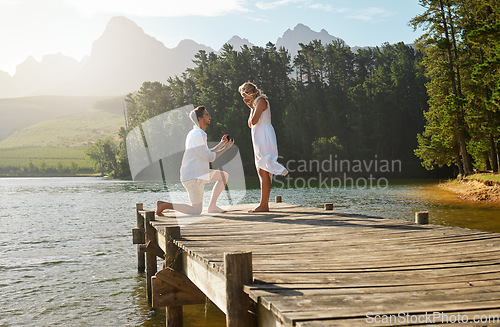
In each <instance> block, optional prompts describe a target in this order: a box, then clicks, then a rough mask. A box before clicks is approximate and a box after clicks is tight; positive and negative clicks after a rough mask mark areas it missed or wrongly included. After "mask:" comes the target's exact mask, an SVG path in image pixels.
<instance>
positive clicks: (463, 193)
mask: <svg viewBox="0 0 500 327" xmlns="http://www.w3.org/2000/svg"><path fill="white" fill-rule="evenodd" d="M439 187H440V188H442V189H444V190H447V191H450V192H453V193H455V194H457V195H458V197H459V198H461V199H463V200H469V201H480V202H495V203H497V202H500V183H498V182H491V181H483V180H478V179H467V178H464V179H462V180H456V179H455V180H448V181H446V182H443V183H440V184H439Z"/></svg>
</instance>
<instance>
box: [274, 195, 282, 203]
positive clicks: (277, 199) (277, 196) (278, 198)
mask: <svg viewBox="0 0 500 327" xmlns="http://www.w3.org/2000/svg"><path fill="white" fill-rule="evenodd" d="M281 201H282V200H281V195H276V197H275V198H274V202H276V203H281Z"/></svg>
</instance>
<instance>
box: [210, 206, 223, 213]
mask: <svg viewBox="0 0 500 327" xmlns="http://www.w3.org/2000/svg"><path fill="white" fill-rule="evenodd" d="M207 212H208V213H221V212H227V210H224V209H222V208H219V207H218V206H216V205H215V206H209V207H208V209H207Z"/></svg>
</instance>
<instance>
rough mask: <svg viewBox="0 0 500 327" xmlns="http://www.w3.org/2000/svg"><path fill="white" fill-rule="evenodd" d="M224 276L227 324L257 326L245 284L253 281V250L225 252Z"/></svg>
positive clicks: (239, 326)
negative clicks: (244, 288) (244, 289)
mask: <svg viewBox="0 0 500 327" xmlns="http://www.w3.org/2000/svg"><path fill="white" fill-rule="evenodd" d="M224 277H225V279H226V302H227V310H226V326H228V327H249V326H256V322H255V314H252V312H251V311H250V310H251V309H252V308H251V302H250V298H249V297H248V295H247V294H245V292H244V291H243V285H245V284H252V283H253V273H252V252H231V253H224Z"/></svg>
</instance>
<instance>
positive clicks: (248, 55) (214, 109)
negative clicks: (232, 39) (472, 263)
mask: <svg viewBox="0 0 500 327" xmlns="http://www.w3.org/2000/svg"><path fill="white" fill-rule="evenodd" d="M420 4H421V5H422V6H423V7H424V8H425V12H424V13H423V14H421V15H419V16H417V17H415V18H413V19H412V20H411V22H410V23H409V24H410V25H412V26H413V27H415V28H417V27H420V28H422V29H423V30H424V34H422V35H421V36H420V37H419V38H418V39H417V40H416V41H415V44H414V45H406V44H403V43H398V44H393V45H391V44H383V45H381V46H380V47H374V48H362V49H358V50H357V51H353V50H352V49H351V48H350V47H349V46H347V45H346V44H345V43H344V42H342V41H335V42H333V43H330V44H322V43H321V42H319V41H313V42H311V43H309V44H300V47H301V48H300V50H299V52H298V54H297V55H296V56H295V57H294V58H292V57H291V56H290V54H289V53H288V52H287V51H286V50H285V49H283V48H280V49H277V48H276V47H275V45H274V44H272V43H268V44H267V45H266V46H265V47H259V46H253V47H251V48H249V47H242V48H241V49H238V50H236V49H234V48H232V46H231V45H229V44H226V45H224V46H223V49H222V51H221V52H220V53H219V54H216V53H206V52H204V51H200V52H199V53H198V54H197V55H196V56H195V59H194V64H195V66H194V68H191V69H188V70H186V71H185V72H184V73H183V74H182V75H181V76H175V77H171V78H169V79H168V81H167V83H165V84H163V83H160V82H154V81H148V82H144V83H143V85H142V87H141V88H140V90H138V91H137V92H134V93H131V94H128V95H127V97H126V103H127V107H126V121H127V124H126V127H124V128H122V130H121V131H120V139H121V140H122V141H121V143H120V144H114V143H113V141H112V140H111V139H108V140H100V142H96V143H95V144H94V145H92V146H90V147H89V148H88V149H87V153H88V155H89V157H91V158H94V159H93V160H94V162H96V163H97V164H96V166H98V168H99V169H100V170H102V171H105V172H106V173H107V174H110V175H112V176H115V177H126V176H127V175H128V174H129V172H128V163H127V156H126V148H125V142H124V141H125V138H126V135H127V134H128V132H129V131H130V130H132V129H133V128H134V127H135V126H137V125H138V124H140V123H141V122H144V121H145V120H147V119H149V118H152V117H155V116H157V115H159V114H161V113H163V112H166V111H169V110H172V109H175V108H178V107H181V106H183V105H186V104H193V105H194V106H198V105H204V106H206V107H207V109H208V111H209V113H210V115H211V116H212V124H211V126H210V127H209V128H208V129H207V133H208V138H209V140H218V139H219V138H220V136H221V135H222V134H230V135H231V136H233V137H234V138H235V140H236V144H237V145H238V147H239V149H240V153H241V156H242V159H243V163H244V169H245V174H246V175H248V176H251V175H255V167H254V163H253V150H252V143H251V136H250V130H249V128H248V126H247V118H248V108H247V107H246V105H244V103H243V101H242V99H241V96H240V94H239V93H238V86H239V85H241V84H242V83H243V82H246V81H251V82H254V83H255V84H257V85H258V86H259V87H260V88H261V89H262V90H263V92H264V93H265V94H266V95H267V96H268V97H269V100H270V104H271V112H272V123H273V126H274V129H275V131H276V135H277V139H278V147H279V153H280V161H283V162H287V161H290V160H293V161H294V162H297V161H299V160H304V161H307V160H326V159H328V158H332V157H335V158H338V159H343V160H351V161H360V160H373V159H374V158H376V159H377V160H385V161H388V162H391V161H392V162H394V161H398V162H401V169H399V170H397V171H391V172H387V171H386V172H384V174H385V175H384V177H388V178H391V177H399V178H400V177H406V178H409V177H430V176H441V177H442V176H447V177H450V176H452V175H455V176H456V174H460V175H461V176H466V175H469V174H471V173H472V172H473V171H483V170H491V171H498V163H499V160H498V154H499V143H500V110H499V100H500V79H499V76H500V70H499V59H500V40H499V38H500V21H499V19H498V18H499V16H500V11H499V8H498V4H497V2H496V1H495V0H462V1H452V0H420ZM99 153H101V154H102V155H99ZM104 156H106V158H107V159H106V160H104V161H103V160H101V163H100V164H99V163H98V161H99V157H100V158H103V157H104ZM303 173H304V174H307V171H304V172H303ZM333 173H335V172H333Z"/></svg>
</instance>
